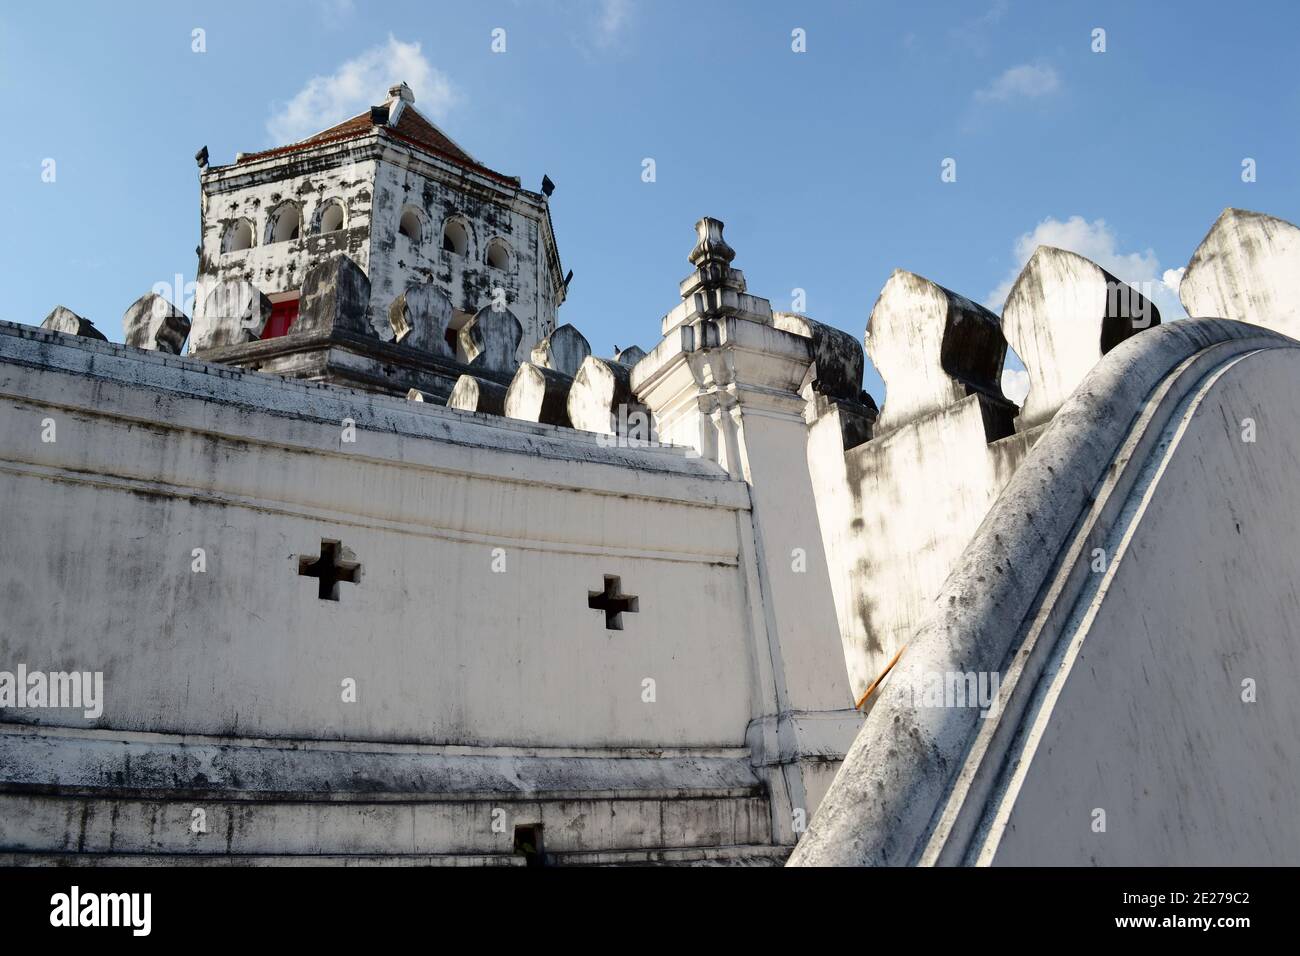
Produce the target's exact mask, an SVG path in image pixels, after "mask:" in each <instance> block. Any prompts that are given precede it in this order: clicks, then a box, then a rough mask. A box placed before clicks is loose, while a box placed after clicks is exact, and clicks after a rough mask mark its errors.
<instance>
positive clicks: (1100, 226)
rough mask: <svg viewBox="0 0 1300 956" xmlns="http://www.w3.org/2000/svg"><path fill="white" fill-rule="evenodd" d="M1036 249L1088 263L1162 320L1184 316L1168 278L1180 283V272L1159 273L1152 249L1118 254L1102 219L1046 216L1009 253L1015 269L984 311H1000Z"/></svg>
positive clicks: (987, 300)
mask: <svg viewBox="0 0 1300 956" xmlns="http://www.w3.org/2000/svg"><path fill="white" fill-rule="evenodd" d="M1039 246H1055V247H1056V248H1058V249H1065V250H1068V251H1069V252H1077V253H1078V254H1079V255H1081V256H1083V257H1084V258H1086V259H1091V260H1092V261H1093V262H1095V263H1097V265H1099V266H1101V267H1102V268H1103V269H1105V270H1106V271H1107V272H1109V273H1110V274H1111V275H1113V276H1115V277H1116V278H1118V279H1122V280H1123V281H1124V282H1127V283H1128V284H1129V285H1132V286H1134V287H1135V288H1136V289H1137V290H1138V291H1139V292H1141V293H1142V294H1143V295H1145V296H1146V297H1147V298H1148V299H1151V300H1152V301H1153V302H1155V304H1156V307H1157V308H1158V309H1159V310H1160V317H1161V319H1163V320H1169V319H1176V318H1182V316H1183V309H1182V305H1181V304H1180V303H1179V301H1178V296H1177V288H1178V287H1177V284H1174V285H1170V281H1171V276H1173V275H1175V274H1176V275H1177V276H1178V278H1179V279H1181V277H1182V270H1181V269H1177V270H1175V269H1166V270H1164V271H1163V272H1162V271H1161V269H1160V260H1159V259H1158V258H1157V257H1156V254H1155V251H1154V250H1152V249H1146V250H1144V251H1142V252H1123V251H1121V250H1120V248H1119V241H1118V238H1117V237H1116V236H1115V233H1113V232H1112V231H1111V229H1110V227H1109V226H1108V225H1106V221H1105V220H1104V219H1097V220H1094V221H1093V222H1088V221H1087V220H1086V219H1084V218H1083V217H1082V216H1071V217H1070V218H1069V219H1067V220H1065V221H1064V222H1062V221H1061V220H1059V219H1053V218H1052V217H1050V216H1049V217H1048V218H1047V219H1044V220H1043V221H1042V222H1040V223H1039V224H1038V225H1037V226H1035V227H1034V229H1033V231H1031V232H1026V233H1024V234H1023V235H1022V236H1020V237H1019V238H1018V239H1017V240H1016V241H1015V245H1014V248H1013V250H1012V251H1013V254H1014V256H1015V260H1016V265H1015V268H1013V269H1012V270H1011V271H1010V272H1008V273H1007V276H1006V278H1005V279H1003V280H1002V282H1000V283H999V284H998V286H997V287H996V288H995V289H993V291H991V292H990V293H989V294H988V296H987V298H986V299H985V301H984V304H985V306H986V307H988V308H990V309H993V310H994V311H996V312H1000V311H1001V310H1002V306H1003V304H1005V302H1006V300H1007V295H1008V294H1009V293H1010V292H1011V287H1012V286H1013V285H1014V284H1015V281H1016V277H1017V276H1019V275H1020V270H1021V269H1023V268H1024V267H1025V263H1026V262H1028V261H1029V257H1030V256H1031V255H1033V254H1034V250H1035V249H1037V248H1038V247H1039Z"/></svg>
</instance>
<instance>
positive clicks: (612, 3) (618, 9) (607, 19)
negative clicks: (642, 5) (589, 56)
mask: <svg viewBox="0 0 1300 956" xmlns="http://www.w3.org/2000/svg"><path fill="white" fill-rule="evenodd" d="M631 19H632V0H600V11H599V14H598V15H597V17H596V46H598V47H601V48H602V49H608V48H609V47H611V46H613V45H614V44H615V43H617V42H618V41H619V39H620V38H621V37H622V35H623V31H624V30H625V29H626V28H627V25H628V22H629V21H630V20H631Z"/></svg>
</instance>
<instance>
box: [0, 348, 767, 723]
mask: <svg viewBox="0 0 1300 956" xmlns="http://www.w3.org/2000/svg"><path fill="white" fill-rule="evenodd" d="M0 342H2V343H3V352H0V359H2V360H3V365H2V366H0V368H2V372H0V394H3V400H4V402H5V405H6V406H7V411H6V413H5V416H4V418H3V423H4V429H5V440H4V442H3V447H4V449H5V473H4V476H3V479H2V481H0V483H2V484H3V501H4V507H3V509H0V522H2V523H3V537H4V540H5V541H7V542H8V546H7V548H6V550H5V555H6V556H5V558H4V561H5V563H6V564H7V567H6V568H5V574H4V578H5V580H6V582H7V593H6V600H5V606H6V619H5V652H6V653H5V657H6V659H14V658H17V659H18V660H24V661H27V662H29V663H30V664H31V666H32V667H42V668H53V669H60V668H63V667H69V668H71V667H76V668H79V669H89V670H103V671H104V672H105V681H106V693H107V700H106V703H105V709H104V714H103V716H102V718H100V719H99V720H98V721H96V722H95V723H94V724H93V726H96V727H100V728H113V729H119V730H133V731H144V730H148V731H154V732H166V733H200V734H235V735H254V736H268V737H278V736H303V737H314V736H315V737H326V738H330V739H339V740H348V739H353V740H369V741H393V742H407V743H414V742H421V743H439V744H448V743H461V744H475V745H502V744H512V745H521V744H527V745H536V746H647V747H648V746H739V745H742V744H743V743H744V740H745V731H746V726H747V724H748V722H749V720H750V719H751V717H753V716H755V715H756V714H757V713H762V708H761V706H759V705H758V703H757V701H758V699H759V697H760V696H761V692H760V691H759V690H758V689H757V688H756V687H755V686H754V684H753V681H752V679H751V675H750V672H749V668H748V667H746V666H745V663H744V662H745V661H746V660H747V659H748V658H749V657H751V656H752V654H753V653H754V649H753V648H752V647H751V646H750V635H749V633H748V621H749V615H750V611H749V607H748V597H747V593H746V592H747V589H748V587H749V585H748V583H747V578H746V575H747V573H749V572H748V571H747V569H746V568H744V567H742V565H741V559H740V554H741V552H742V550H744V549H745V548H746V547H747V546H746V545H743V544H742V543H741V542H740V540H739V539H738V535H740V534H742V533H744V529H745V528H746V527H747V520H746V518H745V516H746V514H747V509H748V507H749V500H748V494H747V491H746V489H745V487H744V485H743V484H739V483H736V482H733V481H730V480H728V479H727V478H726V476H725V475H723V474H721V473H720V472H719V470H718V469H717V468H716V466H713V465H711V464H710V463H707V462H702V461H699V460H691V459H686V458H684V457H683V456H682V454H681V452H679V451H675V450H670V449H645V450H636V449H605V448H602V447H600V446H599V445H598V444H597V443H596V441H595V440H594V438H584V437H582V436H580V435H579V434H577V433H574V432H568V433H567V434H561V433H558V432H556V431H555V430H553V429H549V428H545V427H542V426H533V427H531V428H529V427H527V426H522V425H512V424H510V423H506V422H503V421H502V420H500V419H496V420H488V419H484V418H482V417H476V416H466V415H462V414H459V413H455V412H450V411H447V410H445V409H441V408H438V407H435V406H431V405H419V404H414V403H406V402H402V401H400V400H388V399H382V398H375V397H370V396H363V395H360V394H358V393H349V392H346V391H342V390H332V389H329V388H327V387H322V386H307V385H296V384H291V383H287V382H282V381H280V380H276V379H273V378H270V377H264V376H259V375H255V374H252V373H237V372H231V371H229V370H224V369H221V368H219V367H216V366H203V365H194V364H189V363H185V362H184V361H183V360H181V359H169V360H163V359H162V358H161V357H159V356H157V355H155V354H149V353H142V352H137V351H135V350H126V349H123V348H121V347H111V346H107V345H104V346H102V347H101V349H100V350H93V349H92V348H91V343H89V342H85V341H83V340H65V341H59V340H58V338H57V337H54V336H51V335H50V334H48V333H39V332H36V331H34V330H30V329H20V328H17V327H11V326H6V327H5V328H4V329H3V332H2V333H0ZM23 361H26V362H30V363H31V365H24V364H16V363H19V362H23ZM92 364H93V367H94V371H93V374H88V373H89V372H90V366H91V365H92ZM47 418H49V419H51V420H52V421H53V422H54V423H55V425H56V428H57V432H56V440H54V441H49V442H46V441H42V422H43V421H44V420H45V419H47ZM346 418H351V419H352V420H354V421H355V422H356V441H355V442H347V441H346V440H345V438H344V430H345V429H344V425H343V420H344V419H346ZM322 540H337V541H339V542H341V545H342V546H343V547H345V548H347V549H349V550H350V551H351V552H352V553H353V554H355V560H356V561H358V562H360V564H361V568H362V569H361V577H360V582H359V583H357V584H350V583H346V582H345V583H341V584H340V585H339V600H338V601H331V600H321V599H320V598H319V597H318V595H317V590H318V582H317V580H315V579H313V578H311V577H304V576H301V575H300V574H299V564H300V562H301V561H302V560H304V559H307V558H311V559H315V557H317V556H319V555H320V554H321V543H322ZM196 548H199V549H202V550H203V552H204V553H205V555H206V558H205V560H206V562H207V567H206V572H204V573H195V572H194V571H192V570H191V565H192V561H193V556H192V551H193V549H196ZM497 549H500V550H499V551H498V550H497ZM494 566H495V567H496V568H498V570H494ZM607 574H608V575H617V576H618V577H619V578H620V580H621V588H622V589H623V590H624V591H625V592H627V593H629V594H634V595H636V596H637V599H638V607H637V611H636V613H627V614H625V615H623V621H622V624H623V630H621V631H615V630H607V629H606V617H605V614H604V613H603V612H601V611H599V610H592V609H590V608H589V607H588V594H589V592H590V591H600V590H601V589H602V586H603V580H604V575H607ZM87 595H94V599H93V600H91V599H87V597H86V596H87ZM349 677H350V678H353V679H355V680H356V682H357V685H358V698H359V702H358V703H357V704H356V705H351V704H347V703H342V702H341V700H340V681H342V680H343V679H344V678H349ZM646 679H653V680H654V681H655V682H656V685H657V700H656V702H655V703H646V702H644V701H643V700H642V692H643V687H642V682H643V681H644V680H646ZM32 713H33V712H27V713H23V712H14V711H10V712H7V713H6V715H5V719H6V720H10V721H19V722H25V721H29V720H34V719H38V720H39V721H40V722H41V723H42V724H43V725H47V726H48V725H67V726H84V725H85V722H84V721H83V720H82V719H81V718H80V717H74V716H70V715H66V714H53V713H48V712H46V713H39V712H37V713H36V714H35V717H33V716H32Z"/></svg>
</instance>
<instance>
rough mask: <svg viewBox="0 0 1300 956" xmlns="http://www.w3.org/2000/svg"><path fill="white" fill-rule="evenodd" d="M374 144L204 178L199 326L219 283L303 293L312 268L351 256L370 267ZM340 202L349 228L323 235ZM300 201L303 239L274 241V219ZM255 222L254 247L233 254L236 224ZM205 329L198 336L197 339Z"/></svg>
mask: <svg viewBox="0 0 1300 956" xmlns="http://www.w3.org/2000/svg"><path fill="white" fill-rule="evenodd" d="M370 151H371V150H370V149H369V147H368V141H354V142H349V143H342V144H338V145H335V146H333V147H321V148H319V149H318V150H315V151H313V152H312V153H310V154H300V153H294V154H289V155H287V156H281V157H272V158H268V159H264V160H259V161H256V162H253V163H249V164H247V165H246V166H238V165H237V166H228V167H223V168H222V169H220V170H209V171H206V172H205V173H204V174H203V177H202V178H203V190H202V204H203V210H202V223H203V225H202V238H201V241H200V252H199V272H198V278H197V281H196V290H195V299H194V302H195V304H194V309H195V315H194V318H195V321H196V324H199V325H201V324H202V323H203V322H205V321H207V318H208V317H207V316H206V315H205V314H204V307H205V304H206V300H207V297H208V293H210V292H211V291H212V289H213V288H214V287H215V286H216V284H217V283H218V282H219V281H224V280H230V279H244V280H246V281H248V282H251V283H252V284H253V285H254V286H255V287H256V288H257V289H259V290H260V291H261V292H262V293H263V294H265V295H272V296H273V295H277V294H280V293H297V292H298V291H299V290H300V289H301V288H302V282H303V279H304V278H305V277H306V274H307V269H308V268H309V267H310V266H311V265H312V264H314V263H316V262H318V261H320V260H322V259H324V258H327V257H329V256H330V255H333V254H335V253H343V254H344V255H346V256H348V257H349V258H351V259H352V260H353V261H354V262H356V263H357V265H359V266H360V267H361V268H362V270H366V269H368V268H369V264H370V234H371V204H372V200H373V196H374V183H375V178H376V171H377V168H378V163H377V162H376V160H375V159H374V158H371V157H370V156H369V155H368V153H369V152H370ZM333 202H337V203H340V204H342V206H343V207H344V222H343V228H342V229H341V230H339V231H337V232H330V233H325V234H321V233H320V216H321V213H322V212H323V211H324V209H325V208H326V207H327V206H328V205H329V204H330V203H333ZM285 203H293V204H294V207H293V208H294V209H295V210H296V211H297V213H298V214H299V215H300V216H301V225H300V233H299V238H297V239H287V240H283V241H272V239H271V234H272V228H273V225H274V223H273V221H272V217H273V215H274V214H275V213H276V211H277V210H281V211H283V209H284V204H285ZM241 221H246V222H248V223H250V224H251V226H252V230H253V235H254V240H253V243H254V244H253V246H252V247H251V248H249V249H244V250H240V251H225V250H224V249H223V245H224V243H225V242H226V237H227V235H228V233H229V230H230V229H231V227H232V226H234V225H235V224H237V223H239V222H241ZM197 337H198V335H197V330H196V338H197Z"/></svg>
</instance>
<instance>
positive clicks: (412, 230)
mask: <svg viewBox="0 0 1300 956" xmlns="http://www.w3.org/2000/svg"><path fill="white" fill-rule="evenodd" d="M397 231H398V232H399V233H401V234H402V235H403V236H405V237H406V238H407V239H410V240H411V241H412V242H419V241H420V231H421V230H420V214H419V213H418V212H416V211H415V210H414V209H407V210H406V211H404V212H403V213H402V221H401V222H399V223H398V224H397Z"/></svg>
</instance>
